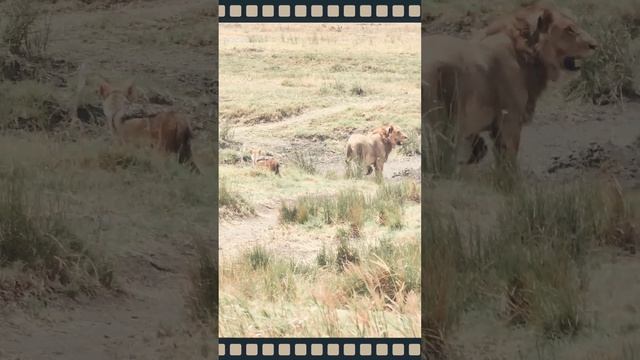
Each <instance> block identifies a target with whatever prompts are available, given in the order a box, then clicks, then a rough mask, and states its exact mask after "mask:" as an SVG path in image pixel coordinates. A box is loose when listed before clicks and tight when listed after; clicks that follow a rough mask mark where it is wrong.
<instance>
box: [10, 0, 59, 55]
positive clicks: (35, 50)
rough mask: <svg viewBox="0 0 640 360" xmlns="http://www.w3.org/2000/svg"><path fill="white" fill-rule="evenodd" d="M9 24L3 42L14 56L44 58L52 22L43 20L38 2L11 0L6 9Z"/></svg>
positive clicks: (46, 18) (46, 19)
mask: <svg viewBox="0 0 640 360" xmlns="http://www.w3.org/2000/svg"><path fill="white" fill-rule="evenodd" d="M4 14H5V18H6V19H7V22H6V24H5V26H4V28H3V32H2V40H3V41H4V42H5V44H6V45H7V47H8V48H9V51H10V52H11V53H12V54H14V55H19V56H24V57H28V58H40V57H43V56H44V55H45V54H46V52H47V48H48V46H49V37H50V33H51V21H50V19H49V17H45V18H44V20H42V14H41V12H40V9H39V8H38V1H37V0H9V1H8V2H7V3H6V4H5V7H4Z"/></svg>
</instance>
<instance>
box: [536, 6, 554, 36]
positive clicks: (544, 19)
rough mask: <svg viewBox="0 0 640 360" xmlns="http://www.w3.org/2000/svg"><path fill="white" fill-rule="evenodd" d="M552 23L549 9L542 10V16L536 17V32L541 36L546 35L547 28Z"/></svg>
mask: <svg viewBox="0 0 640 360" xmlns="http://www.w3.org/2000/svg"><path fill="white" fill-rule="evenodd" d="M552 22H553V14H552V13H551V11H549V9H544V10H543V11H542V14H540V16H539V17H538V24H537V29H536V30H537V31H538V32H539V33H541V34H546V33H547V32H548V31H549V27H550V26H551V23H552Z"/></svg>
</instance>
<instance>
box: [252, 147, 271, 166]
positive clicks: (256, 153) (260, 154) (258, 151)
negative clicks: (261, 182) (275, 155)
mask: <svg viewBox="0 0 640 360" xmlns="http://www.w3.org/2000/svg"><path fill="white" fill-rule="evenodd" d="M249 153H250V154H251V162H252V163H253V166H255V165H256V161H257V160H258V159H259V158H261V157H265V156H268V155H270V154H269V153H267V152H266V151H264V150H262V149H255V148H253V149H250V150H249Z"/></svg>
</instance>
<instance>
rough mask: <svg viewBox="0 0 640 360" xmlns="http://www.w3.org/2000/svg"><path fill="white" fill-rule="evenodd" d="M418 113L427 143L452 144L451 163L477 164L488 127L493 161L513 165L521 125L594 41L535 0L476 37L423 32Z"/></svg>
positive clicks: (591, 48) (574, 68)
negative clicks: (423, 122)
mask: <svg viewBox="0 0 640 360" xmlns="http://www.w3.org/2000/svg"><path fill="white" fill-rule="evenodd" d="M422 41H423V46H422V49H423V50H422V74H423V75H422V76H423V84H422V87H423V88H422V104H423V111H422V114H423V118H426V120H427V121H426V125H427V127H428V129H429V130H430V133H431V134H430V138H431V139H434V140H435V141H432V143H431V144H430V146H431V147H435V148H446V147H451V148H452V149H453V152H454V154H455V160H456V164H455V165H456V167H457V168H458V169H459V166H460V165H462V164H472V163H477V162H479V161H480V160H481V159H482V158H483V157H484V155H485V154H486V152H487V147H486V144H485V143H484V140H483V138H482V137H481V136H480V134H481V133H483V132H489V135H490V137H491V138H492V140H493V142H494V154H495V155H496V160H498V161H499V164H509V165H511V166H512V167H516V166H517V154H518V149H519V146H520V133H521V129H522V126H523V125H525V124H527V123H529V122H530V121H531V120H532V118H533V114H534V110H535V106H536V102H537V100H538V98H539V96H540V95H541V94H542V92H543V91H544V90H545V88H546V87H547V85H548V83H549V82H550V81H552V82H555V81H557V80H558V78H559V75H560V73H561V72H576V71H579V70H580V66H579V62H580V61H581V60H583V59H586V58H588V57H589V56H591V55H593V53H594V52H595V50H596V48H597V46H598V44H597V42H596V41H595V40H594V39H593V38H592V37H591V36H590V35H589V34H587V33H586V32H585V31H584V30H582V29H581V28H580V27H579V26H578V24H577V23H576V21H575V20H574V19H573V18H572V17H571V16H569V15H568V13H566V12H563V11H560V10H559V9H557V8H555V7H553V6H551V5H546V4H542V3H540V2H535V3H532V4H529V5H525V6H523V7H521V8H519V9H518V10H517V11H515V12H514V13H512V14H510V15H508V16H505V17H503V18H501V19H498V20H496V21H495V22H493V23H492V24H490V25H489V26H488V27H487V28H485V29H483V31H481V32H480V33H479V34H478V35H477V36H476V37H475V38H473V39H470V40H464V39H459V38H455V37H451V36H447V35H424V34H423V37H422Z"/></svg>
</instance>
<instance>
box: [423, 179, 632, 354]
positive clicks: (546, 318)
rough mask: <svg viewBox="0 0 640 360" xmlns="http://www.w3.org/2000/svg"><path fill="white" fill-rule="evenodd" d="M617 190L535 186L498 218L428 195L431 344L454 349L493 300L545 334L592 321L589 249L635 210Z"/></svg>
mask: <svg viewBox="0 0 640 360" xmlns="http://www.w3.org/2000/svg"><path fill="white" fill-rule="evenodd" d="M439 191H446V190H445V189H444V188H441V189H440V190H439ZM612 194H614V195H612ZM615 194H616V192H615V191H613V192H612V188H611V186H610V184H608V183H605V182H589V183H575V184H569V185H565V186H560V187H554V188H551V189H550V188H548V187H546V186H544V185H533V186H531V185H530V186H528V187H525V188H522V189H520V191H519V192H517V193H513V194H510V195H507V198H506V202H505V203H504V205H503V206H502V207H501V211H500V213H499V216H498V217H497V220H496V221H497V222H496V223H495V224H493V225H490V224H481V223H480V221H481V219H483V218H482V217H478V214H476V215H474V218H471V219H472V220H462V219H464V218H463V217H460V215H459V214H458V215H456V213H455V212H453V213H449V212H448V211H444V210H443V209H441V208H440V209H438V208H437V206H438V205H437V204H438V202H435V203H433V202H432V201H428V202H429V203H431V204H433V205H430V207H429V210H428V211H427V214H428V216H427V223H426V224H424V226H426V227H427V228H428V229H429V231H428V232H427V239H426V241H427V243H428V244H429V249H430V251H429V252H427V258H426V259H424V260H423V261H424V262H425V263H426V269H425V272H424V276H426V277H427V280H428V281H429V283H430V284H432V285H431V287H430V291H428V292H427V293H426V294H425V296H426V300H427V304H430V306H429V307H428V308H427V309H428V310H427V322H426V326H425V329H423V331H425V336H427V337H428V338H429V339H431V342H430V344H431V348H429V349H428V352H429V353H430V354H431V355H432V356H435V357H436V358H446V357H447V354H448V351H449V347H448V343H449V341H450V339H451V337H452V336H453V334H454V333H456V332H457V331H458V325H459V322H460V320H461V319H462V318H463V317H464V316H465V313H467V312H468V311H470V310H469V309H472V308H476V307H481V308H489V309H494V310H493V311H495V312H496V313H495V316H498V317H500V318H501V319H502V322H503V324H505V326H516V325H517V326H525V327H530V328H531V329H533V330H534V331H535V332H536V334H538V336H539V337H540V338H541V339H542V340H541V341H545V339H552V340H557V339H559V338H567V337H568V338H571V337H573V336H575V335H576V334H579V333H583V332H584V330H585V329H589V328H591V327H592V326H593V325H594V323H593V321H594V319H593V318H591V317H590V316H589V312H588V310H587V308H586V301H585V300H586V299H585V298H584V294H585V289H587V288H588V287H589V285H588V284H589V277H588V275H587V274H588V269H589V265H588V264H589V257H588V255H589V254H591V253H592V252H593V251H594V250H595V249H597V248H598V247H600V246H602V245H604V246H607V245H606V239H608V238H609V237H610V236H611V234H612V232H615V231H620V229H621V227H620V226H619V224H620V223H624V222H625V221H629V219H631V218H632V216H633V215H632V213H631V212H630V211H631V210H630V208H629V207H628V206H625V205H621V201H622V200H621V199H622V198H621V197H619V196H616V195H615ZM430 196H431V195H430ZM480 199H481V198H476V202H478V200H480ZM480 204H483V202H480ZM476 206H478V205H477V204H476ZM481 206H486V204H485V205H481ZM620 209H621V210H620ZM622 219H624V220H622ZM466 223H469V225H466ZM483 229H484V230H483Z"/></svg>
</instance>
